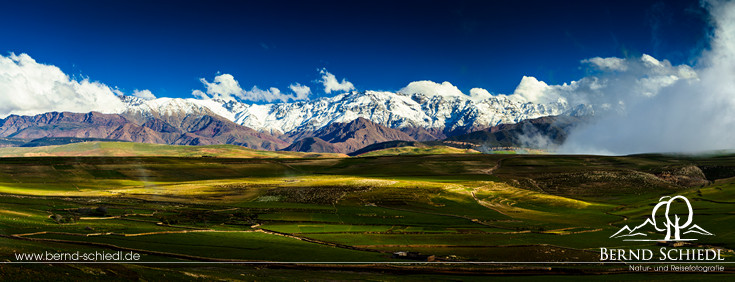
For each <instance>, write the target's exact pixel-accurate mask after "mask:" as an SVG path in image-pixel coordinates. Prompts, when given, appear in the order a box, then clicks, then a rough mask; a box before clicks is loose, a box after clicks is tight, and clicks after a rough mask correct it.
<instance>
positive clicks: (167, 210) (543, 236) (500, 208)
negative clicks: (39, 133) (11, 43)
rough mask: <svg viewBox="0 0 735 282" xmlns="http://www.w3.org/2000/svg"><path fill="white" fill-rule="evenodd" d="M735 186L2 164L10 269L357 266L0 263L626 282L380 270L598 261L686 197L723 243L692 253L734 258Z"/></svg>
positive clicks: (574, 177) (8, 272)
mask: <svg viewBox="0 0 735 282" xmlns="http://www.w3.org/2000/svg"><path fill="white" fill-rule="evenodd" d="M125 144H132V143H125ZM171 150H178V149H176V148H172V149H171ZM186 150H189V149H188V148H186ZM197 150H201V149H197ZM246 151H247V150H246ZM270 153H272V152H270ZM258 154H261V153H258ZM262 154H265V153H262ZM273 154H280V153H273ZM187 156H188V155H187ZM289 156H290V157H293V156H294V155H289ZM260 157H263V156H260ZM694 167H696V168H697V169H699V172H696V169H694ZM692 171H695V172H692ZM733 177H735V156H732V155H729V156H710V157H694V156H665V155H637V156H625V157H601V156H556V155H501V154H497V155H487V154H457V155H452V154H443V155H399V156H379V157H377V156H373V157H371V156H366V157H358V158H309V157H305V156H303V155H301V157H299V158H282V157H278V158H276V157H272V158H254V157H248V158H224V157H186V156H184V157H182V156H176V157H170V156H169V157H166V156H142V157H141V156H137V157H136V156H130V157H99V156H97V157H82V156H72V157H23V158H11V157H8V158H0V203H2V204H1V205H0V235H2V237H0V259H2V260H4V261H8V262H13V261H17V260H16V258H15V254H18V253H27V252H44V251H54V252H64V251H68V252H72V251H77V250H84V251H87V250H107V251H116V250H127V251H135V252H139V253H141V255H142V261H147V262H161V261H164V262H166V261H168V262H173V261H189V262H202V261H219V262H232V261H241V262H242V261H260V262H297V261H301V262H329V261H332V262H353V263H363V264H355V265H315V264H306V265H303V264H301V265H281V264H263V265H259V266H257V267H255V266H249V265H241V264H223V265H219V264H218V265H197V264H193V265H167V264H155V265H148V264H140V265H135V264H129V265H117V264H113V265H107V264H103V265H52V266H49V267H39V266H37V265H23V266H22V267H21V266H17V265H0V270H2V271H0V278H7V279H13V278H18V277H22V275H28V274H34V275H40V276H42V277H45V278H48V279H56V278H60V277H62V276H61V273H71V274H70V275H71V277H89V276H91V277H94V278H95V279H97V280H101V279H108V278H110V277H118V278H122V279H126V278H133V279H157V278H161V277H162V276H161V275H164V274H165V275H166V277H173V278H181V279H186V280H196V279H207V280H210V279H229V280H233V279H234V280H237V279H242V280H258V279H264V277H268V278H269V279H275V280H278V279H283V280H288V278H293V277H302V278H304V279H306V278H308V277H316V276H313V275H315V273H316V271H318V270H329V271H330V272H329V273H331V274H330V275H331V276H329V277H332V278H334V279H351V278H355V277H354V273H355V272H359V273H364V276H360V278H363V279H374V280H381V279H390V277H392V276H391V275H395V274H402V275H405V276H404V277H406V280H413V279H415V280H422V279H427V278H434V279H449V278H452V277H462V278H463V279H473V278H482V277H481V276H477V275H510V274H524V275H535V276H534V277H537V278H541V277H545V275H565V274H567V275H568V274H573V273H574V274H590V275H592V274H600V273H621V274H618V275H621V276H619V277H620V278H621V279H622V278H623V275H627V274H628V273H627V271H625V269H624V268H622V269H623V270H620V269H621V266H619V265H617V266H608V265H592V266H590V265H573V264H572V265H558V267H557V266H556V265H554V266H552V267H548V266H543V267H542V266H536V265H513V266H512V267H511V266H508V265H503V264H481V265H472V264H469V265H465V264H456V265H455V264H449V265H434V264H429V265H425V264H401V265H383V264H375V263H374V262H402V263H412V262H419V261H426V260H427V259H429V260H435V261H440V262H447V263H452V262H455V263H461V262H507V261H515V262H524V261H548V262H561V261H563V262H575V261H596V260H598V259H599V253H598V252H599V248H600V247H607V248H619V247H630V248H638V247H640V248H653V247H656V243H655V242H628V241H622V240H619V239H610V238H609V237H610V236H611V235H612V234H614V233H615V232H616V231H617V230H618V229H620V228H621V227H622V226H623V225H626V224H639V223H642V222H643V221H644V220H645V218H646V216H647V215H648V214H649V213H650V209H651V207H652V204H655V202H656V201H657V200H658V198H659V197H661V196H664V195H679V194H680V195H685V196H687V197H688V198H689V199H690V200H691V201H692V205H693V206H694V208H695V214H696V221H697V224H699V225H700V226H701V227H703V228H705V229H707V230H708V231H710V232H712V233H714V234H716V236H705V237H702V238H700V241H697V243H698V244H700V245H702V246H705V247H717V248H723V249H724V250H726V256H727V259H728V260H730V259H731V256H732V251H731V250H732V249H733V248H735V234H734V233H735V230H734V229H732V228H731V227H730V226H731V225H730V224H729V223H730V222H732V221H733V220H735V178H733ZM697 181H699V182H697ZM693 183H701V184H697V185H693ZM394 252H417V253H418V255H417V256H416V257H395V256H394V255H393V253H394ZM429 256H431V257H430V258H429ZM616 269H617V270H616ZM111 273H115V275H113V274H111ZM44 275H45V276H44ZM613 277H618V276H613ZM667 277H668V278H670V277H669V276H666V277H662V278H667ZM709 277H714V276H709ZM506 278H508V277H506ZM557 278H568V277H566V276H559V277H557ZM602 278H610V277H604V276H603V277H602ZM717 278H718V279H721V278H722V277H720V276H718V277H717ZM612 280H616V279H612Z"/></svg>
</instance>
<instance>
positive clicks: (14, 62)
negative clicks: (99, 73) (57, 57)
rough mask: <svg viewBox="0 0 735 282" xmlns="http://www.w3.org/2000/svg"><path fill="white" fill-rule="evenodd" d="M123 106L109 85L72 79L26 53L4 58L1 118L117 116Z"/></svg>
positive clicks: (1, 64)
mask: <svg viewBox="0 0 735 282" xmlns="http://www.w3.org/2000/svg"><path fill="white" fill-rule="evenodd" d="M123 107H124V105H123V103H122V102H121V101H120V99H119V98H118V97H117V96H116V95H115V92H114V91H113V90H112V89H110V87H108V86H107V85H104V84H102V83H99V82H93V81H89V79H87V78H85V79H83V80H81V81H79V80H74V79H71V78H69V76H67V75H66V74H64V72H62V71H61V70H60V69H59V68H57V67H55V66H51V65H45V64H39V63H37V62H36V61H35V60H34V59H33V58H31V57H30V56H28V55H26V54H20V55H15V54H13V53H11V54H10V55H9V56H7V57H5V56H2V55H0V117H6V116H8V115H10V114H17V115H36V114H40V113H45V112H51V111H70V112H89V111H100V112H104V113H116V112H119V111H120V110H121V109H122V108H123Z"/></svg>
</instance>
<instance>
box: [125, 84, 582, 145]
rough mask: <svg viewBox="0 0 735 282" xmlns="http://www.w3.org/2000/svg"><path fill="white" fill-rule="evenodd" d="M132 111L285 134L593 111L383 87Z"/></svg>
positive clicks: (458, 124) (137, 102) (140, 103)
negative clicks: (215, 119)
mask: <svg viewBox="0 0 735 282" xmlns="http://www.w3.org/2000/svg"><path fill="white" fill-rule="evenodd" d="M122 99H123V101H124V102H125V103H126V104H127V105H128V108H127V110H126V111H127V112H128V113H137V114H141V115H146V114H157V115H172V114H173V115H182V114H186V115H188V114H201V113H206V112H207V111H209V112H212V113H215V114H217V115H219V116H222V117H224V118H226V119H229V120H231V121H233V122H235V123H237V124H240V125H243V126H247V127H250V128H253V129H255V130H259V131H263V132H271V133H280V134H293V133H297V132H307V131H316V130H318V129H320V128H322V127H324V126H326V125H329V124H331V123H334V122H349V121H352V120H355V119H357V118H358V117H362V118H365V119H368V120H370V121H372V122H375V123H377V124H380V125H383V126H387V127H391V128H403V127H422V128H427V129H429V128H431V129H442V130H444V131H445V132H449V131H452V130H456V129H472V128H477V129H480V128H487V127H490V126H494V125H498V124H501V123H517V122H519V121H521V120H525V119H532V118H538V117H543V116H550V115H560V114H571V115H583V114H589V113H590V111H591V109H589V108H587V107H585V106H584V105H575V106H574V107H570V106H569V105H567V103H565V102H563V101H558V102H553V103H549V104H534V103H531V102H526V101H524V100H522V99H515V98H513V97H509V96H504V95H500V96H491V97H489V98H486V99H481V100H480V99H471V98H470V97H469V96H442V95H434V96H427V95H424V94H408V93H400V92H399V93H395V92H379V91H363V92H358V91H353V92H349V93H344V94H339V95H336V96H333V97H325V98H319V99H314V100H309V101H295V102H288V103H273V104H247V103H242V102H238V101H233V100H230V101H224V100H218V99H181V98H159V99H153V100H144V99H140V98H136V97H129V96H125V97H123V98H122Z"/></svg>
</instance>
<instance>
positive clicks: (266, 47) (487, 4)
mask: <svg viewBox="0 0 735 282" xmlns="http://www.w3.org/2000/svg"><path fill="white" fill-rule="evenodd" d="M3 10H4V13H3V15H2V17H0V52H1V53H2V54H3V55H7V54H9V53H10V52H14V53H16V54H19V53H27V54H29V55H30V56H32V57H33V58H34V59H35V60H36V61H38V62H39V63H44V64H49V65H56V66H58V67H59V68H61V69H62V70H63V71H64V72H65V73H67V74H71V75H80V76H84V77H89V78H90V79H91V80H96V81H100V82H103V83H105V84H107V85H110V86H117V87H119V88H120V89H121V90H123V91H124V92H126V93H130V92H132V91H133V90H134V89H149V90H151V91H152V92H153V93H154V94H155V95H156V96H158V97H164V96H165V97H192V96H191V93H192V90H195V89H203V85H202V82H200V80H199V79H200V78H205V79H207V80H208V81H212V79H213V78H214V77H215V76H216V75H218V74H221V73H227V74H231V75H232V76H233V77H234V78H235V79H236V80H238V81H239V83H240V84H241V86H242V88H245V89H249V88H250V87H252V86H253V85H257V86H258V87H259V88H261V89H267V88H269V87H277V88H279V89H281V91H288V86H289V85H290V84H292V83H301V84H304V85H307V86H309V87H311V89H312V92H313V93H314V94H316V95H317V96H318V95H325V94H324V93H323V91H322V89H323V87H322V86H321V85H320V84H319V83H317V82H316V80H318V79H319V78H320V73H319V72H318V69H321V68H326V69H327V70H328V71H329V72H331V73H333V74H334V75H336V77H337V78H338V79H340V80H341V79H342V78H346V79H347V80H349V81H351V82H352V83H353V84H354V85H355V87H356V88H357V89H359V90H367V89H369V90H391V91H394V90H398V89H400V88H402V87H404V86H406V85H407V84H408V83H409V82H411V81H416V80H433V81H437V82H442V81H449V82H451V83H452V84H454V85H456V86H458V87H459V89H460V90H462V91H464V92H465V93H466V92H467V91H468V90H469V89H470V88H473V87H480V88H485V89H487V90H489V91H491V92H493V93H511V92H513V89H514V88H515V87H516V85H517V84H518V83H519V81H520V80H521V78H522V77H523V76H524V75H526V76H534V77H536V78H538V79H539V80H543V81H545V82H547V83H549V84H560V83H564V82H568V81H571V80H575V79H579V78H580V77H582V76H584V75H585V74H586V72H588V71H589V70H588V69H586V68H584V67H583V66H582V65H581V64H580V61H581V60H583V59H585V58H591V57H596V56H600V57H610V56H616V57H622V58H626V57H638V56H640V55H641V54H643V53H645V54H650V55H652V56H654V57H656V58H657V59H667V60H669V61H671V62H672V63H673V64H675V65H678V64H683V63H684V64H696V62H695V61H693V60H694V59H695V58H697V57H698V55H699V53H700V52H701V50H702V49H703V48H706V47H707V46H706V44H707V42H708V27H707V26H708V24H707V21H708V19H707V16H706V15H707V13H706V11H705V10H704V9H703V8H701V7H700V5H699V2H698V1H619V0H618V1H502V2H501V1H192V2H188V1H155V2H153V1H18V2H17V3H4V5H3Z"/></svg>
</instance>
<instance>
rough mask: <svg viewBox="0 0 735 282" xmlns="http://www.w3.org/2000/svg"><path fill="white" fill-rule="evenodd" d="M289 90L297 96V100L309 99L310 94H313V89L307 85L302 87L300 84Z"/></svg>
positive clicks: (293, 85) (292, 86) (292, 85)
mask: <svg viewBox="0 0 735 282" xmlns="http://www.w3.org/2000/svg"><path fill="white" fill-rule="evenodd" d="M288 88H290V89H291V91H293V93H294V94H296V99H298V100H305V99H307V98H309V94H311V88H309V86H306V85H301V84H300V83H294V84H291V85H289V86H288Z"/></svg>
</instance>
